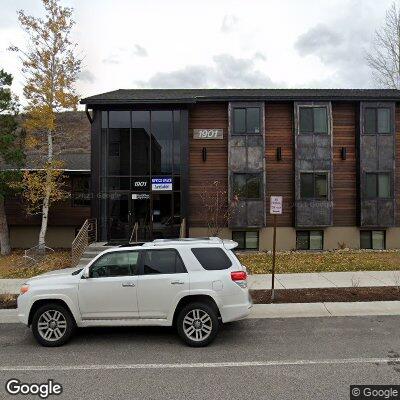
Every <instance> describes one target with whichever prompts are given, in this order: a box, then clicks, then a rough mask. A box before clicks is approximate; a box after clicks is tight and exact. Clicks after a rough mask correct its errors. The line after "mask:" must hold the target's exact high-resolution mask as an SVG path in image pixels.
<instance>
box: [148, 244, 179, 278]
mask: <svg viewBox="0 0 400 400" xmlns="http://www.w3.org/2000/svg"><path fill="white" fill-rule="evenodd" d="M184 272H187V271H186V268H185V265H184V264H183V261H182V259H181V257H180V255H179V253H178V252H177V251H176V250H175V249H162V250H146V251H145V252H144V260H143V274H144V275H149V274H180V273H184Z"/></svg>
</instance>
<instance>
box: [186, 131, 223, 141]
mask: <svg viewBox="0 0 400 400" xmlns="http://www.w3.org/2000/svg"><path fill="white" fill-rule="evenodd" d="M223 138H224V130H223V129H193V139H223Z"/></svg>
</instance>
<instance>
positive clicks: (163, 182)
mask: <svg viewBox="0 0 400 400" xmlns="http://www.w3.org/2000/svg"><path fill="white" fill-rule="evenodd" d="M151 190H153V191H162V190H172V178H151Z"/></svg>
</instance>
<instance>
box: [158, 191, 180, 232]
mask: <svg viewBox="0 0 400 400" xmlns="http://www.w3.org/2000/svg"><path fill="white" fill-rule="evenodd" d="M152 203H153V210H152V211H153V213H152V215H153V221H152V222H153V223H152V231H153V239H168V238H176V237H179V228H180V221H178V220H179V218H175V217H174V204H173V194H172V193H153V202H152Z"/></svg>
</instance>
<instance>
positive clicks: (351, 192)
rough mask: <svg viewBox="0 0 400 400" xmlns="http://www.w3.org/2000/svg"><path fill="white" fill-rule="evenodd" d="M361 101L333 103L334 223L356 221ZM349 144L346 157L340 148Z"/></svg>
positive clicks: (353, 224)
mask: <svg viewBox="0 0 400 400" xmlns="http://www.w3.org/2000/svg"><path fill="white" fill-rule="evenodd" d="M357 107H358V103H335V102H334V103H332V116H333V225H334V226H356V225H357V182H356V176H357V161H356V137H357V136H356V135H357V134H358V133H357V115H358V113H357ZM342 147H345V148H346V153H347V154H346V160H342V156H341V149H342Z"/></svg>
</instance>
